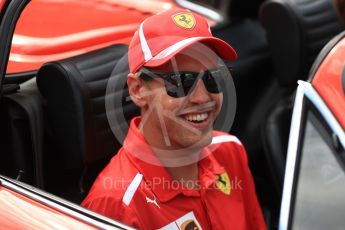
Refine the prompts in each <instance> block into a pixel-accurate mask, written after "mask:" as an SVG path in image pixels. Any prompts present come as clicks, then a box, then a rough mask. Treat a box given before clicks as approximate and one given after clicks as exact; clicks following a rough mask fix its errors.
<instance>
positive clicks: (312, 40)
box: [259, 0, 344, 89]
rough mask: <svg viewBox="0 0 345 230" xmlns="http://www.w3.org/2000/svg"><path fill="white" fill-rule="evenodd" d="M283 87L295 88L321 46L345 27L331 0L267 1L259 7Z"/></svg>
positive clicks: (303, 77)
mask: <svg viewBox="0 0 345 230" xmlns="http://www.w3.org/2000/svg"><path fill="white" fill-rule="evenodd" d="M259 16H260V21H261V23H262V24H263V26H264V27H265V29H266V33H267V39H268V42H269V46H270V49H271V54H272V61H273V65H274V68H275V72H276V74H277V77H278V81H279V83H280V85H281V86H282V87H287V88H292V89H294V88H296V86H297V80H298V79H302V80H306V79H307V75H308V71H309V69H310V67H311V65H312V63H313V61H314V59H315V58H316V56H317V54H318V53H319V52H320V50H321V49H322V47H323V46H324V45H325V44H326V43H327V42H328V41H329V40H330V39H331V38H332V37H333V36H335V35H336V34H338V33H339V32H341V31H342V30H343V29H344V26H343V24H342V23H341V20H340V18H339V16H338V14H337V12H336V10H335V7H334V6H333V2H332V0H313V1H304V0H268V1H266V2H265V3H263V5H262V6H261V8H260V12H259Z"/></svg>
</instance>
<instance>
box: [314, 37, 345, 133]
mask: <svg viewBox="0 0 345 230" xmlns="http://www.w3.org/2000/svg"><path fill="white" fill-rule="evenodd" d="M344 65H345V38H343V39H342V40H341V41H340V42H339V43H337V45H336V46H335V47H334V48H333V49H332V50H331V51H330V52H329V54H328V55H327V57H326V58H325V59H324V61H323V62H322V64H321V65H320V67H319V69H318V71H317V72H316V74H315V76H314V79H313V81H312V84H313V86H314V87H315V89H316V91H317V92H318V93H319V94H320V95H321V97H322V98H323V100H324V101H325V102H326V104H327V106H328V107H329V108H330V110H331V111H332V112H333V114H334V115H335V116H336V118H337V119H338V121H339V122H340V124H341V125H342V127H343V128H344V129H345V116H344V114H345V94H344V90H343V88H342V83H341V78H342V72H343V69H344Z"/></svg>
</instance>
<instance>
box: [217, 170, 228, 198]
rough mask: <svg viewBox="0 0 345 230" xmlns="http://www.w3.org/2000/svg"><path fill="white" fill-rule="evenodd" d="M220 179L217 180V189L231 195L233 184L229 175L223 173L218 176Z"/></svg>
mask: <svg viewBox="0 0 345 230" xmlns="http://www.w3.org/2000/svg"><path fill="white" fill-rule="evenodd" d="M217 176H218V179H217V180H216V186H217V188H218V189H219V190H220V191H222V192H223V193H225V194H226V195H230V193H231V183H230V179H229V176H228V174H227V173H226V172H225V173H222V174H218V175H217Z"/></svg>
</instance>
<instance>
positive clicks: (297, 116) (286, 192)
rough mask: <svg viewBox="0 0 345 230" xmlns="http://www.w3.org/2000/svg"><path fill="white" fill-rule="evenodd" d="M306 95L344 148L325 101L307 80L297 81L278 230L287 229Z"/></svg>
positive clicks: (340, 130)
mask: <svg viewBox="0 0 345 230" xmlns="http://www.w3.org/2000/svg"><path fill="white" fill-rule="evenodd" d="M304 96H305V97H307V98H308V99H309V100H310V101H311V102H312V103H313V105H314V106H315V108H316V109H317V110H318V111H319V112H320V113H321V115H322V116H323V118H324V119H325V121H326V122H327V124H328V125H329V127H330V128H331V129H332V131H333V132H334V133H335V134H336V135H337V136H338V138H339V141H340V143H341V144H342V146H343V148H345V132H344V130H343V128H342V127H341V125H340V124H339V122H338V121H337V120H336V118H335V117H334V115H333V114H332V112H331V111H330V110H329V108H328V107H327V105H326V104H325V102H324V101H323V100H322V98H321V97H320V95H319V94H318V93H317V91H316V90H315V89H314V88H313V86H312V85H311V84H310V83H309V82H304V81H298V87H297V93H296V99H295V104H294V110H293V114H292V121H291V128H290V136H289V144H288V151H287V161H286V168H285V179H284V188H283V198H282V205H281V209H280V218H279V230H286V229H288V221H289V215H290V205H291V194H292V188H293V187H292V186H293V179H294V178H293V177H294V172H295V167H296V159H297V150H298V149H297V148H298V140H299V135H300V127H301V118H302V117H301V116H302V109H303V108H302V107H303V98H304Z"/></svg>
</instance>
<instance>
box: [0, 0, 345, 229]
mask: <svg viewBox="0 0 345 230" xmlns="http://www.w3.org/2000/svg"><path fill="white" fill-rule="evenodd" d="M178 7H182V8H188V9H190V10H193V11H195V12H196V13H198V14H201V15H203V16H205V17H206V18H207V19H208V22H209V24H210V25H211V30H212V33H213V34H214V35H215V36H217V37H219V38H222V39H223V40H225V41H227V42H229V43H230V44H232V46H233V47H234V48H235V49H236V51H237V53H238V56H239V58H238V60H236V61H235V62H233V63H228V64H229V65H231V69H232V75H233V80H234V84H235V87H236V98H237V102H236V105H237V108H236V115H235V116H234V117H232V116H229V117H225V118H223V119H225V120H231V121H232V120H233V125H232V127H227V128H226V129H224V127H223V126H218V124H219V123H217V122H218V121H216V123H215V126H216V128H217V129H222V130H223V131H225V132H229V133H232V134H235V135H236V136H237V137H238V138H239V139H240V140H241V141H242V142H243V144H244V145H245V147H246V149H247V152H248V159H249V164H250V168H251V170H252V174H253V176H254V180H255V185H256V190H257V194H258V198H259V201H260V204H261V207H262V210H263V213H264V216H265V221H266V223H267V227H268V229H278V228H279V229H282V230H283V229H326V228H331V229H341V228H342V226H344V224H345V218H344V213H345V210H344V209H345V208H344V207H345V204H344V199H343V198H342V195H343V194H344V192H345V177H344V176H345V175H344V169H345V167H344V166H345V165H344V163H345V162H344V160H345V158H344V153H345V151H344V148H345V133H344V129H345V118H344V115H343V114H344V112H345V95H344V91H345V71H344V66H345V55H344V54H345V50H344V49H345V33H344V32H343V30H344V28H345V27H344V24H343V22H342V20H341V17H340V16H339V15H338V13H337V10H336V8H335V6H334V5H333V1H332V0H313V1H305V0H231V1H228V0H219V1H212V0H143V1H134V0H130V1H129V0H56V1H55V0H53V1H52V0H32V1H28V0H0V10H1V11H0V20H1V22H0V41H1V43H0V55H1V57H2V58H1V59H0V157H1V158H0V228H1V229H28V228H29V229H55V228H58V229H61V228H68V229H131V227H130V226H126V225H124V224H122V223H120V222H118V221H117V220H112V219H109V218H107V217H104V216H102V215H100V214H97V213H94V212H92V211H90V210H87V209H85V208H83V207H81V206H80V205H79V204H80V202H81V201H82V200H83V198H84V197H85V196H86V194H87V192H88V190H89V189H90V186H91V184H92V182H93V181H94V179H95V177H96V176H97V174H98V173H99V172H100V170H101V169H102V168H103V167H104V166H105V165H106V164H107V162H108V161H109V159H110V158H111V157H112V156H114V154H116V152H117V150H118V149H119V148H120V147H121V144H122V140H123V138H124V136H125V134H126V132H127V129H128V122H129V121H130V119H131V118H132V117H133V116H135V115H136V114H138V110H137V108H136V107H135V106H134V105H133V103H131V102H130V101H128V100H127V99H126V98H127V96H128V91H127V89H126V87H125V77H124V76H126V73H128V66H127V56H126V52H127V46H128V43H129V41H130V39H131V37H132V35H133V33H134V31H135V30H136V28H137V27H138V26H139V24H140V22H141V21H143V20H144V19H145V18H146V17H148V16H150V15H152V14H155V13H158V12H160V11H163V10H166V9H170V8H178ZM157 26H159V25H157ZM223 122H224V120H223Z"/></svg>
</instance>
